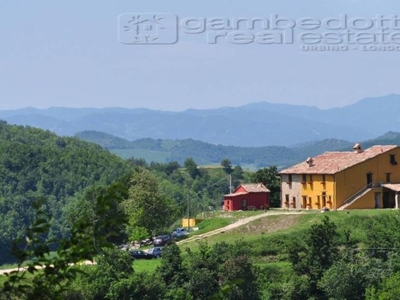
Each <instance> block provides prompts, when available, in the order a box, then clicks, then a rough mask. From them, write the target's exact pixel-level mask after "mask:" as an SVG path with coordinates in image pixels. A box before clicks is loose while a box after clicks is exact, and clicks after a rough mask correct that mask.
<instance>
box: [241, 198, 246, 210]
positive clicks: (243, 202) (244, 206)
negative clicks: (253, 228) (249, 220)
mask: <svg viewBox="0 0 400 300" xmlns="http://www.w3.org/2000/svg"><path fill="white" fill-rule="evenodd" d="M242 210H247V200H246V199H242Z"/></svg>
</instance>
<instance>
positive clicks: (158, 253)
mask: <svg viewBox="0 0 400 300" xmlns="http://www.w3.org/2000/svg"><path fill="white" fill-rule="evenodd" d="M162 249H163V247H154V248H150V249H149V250H147V253H149V254H152V255H154V256H155V257H160V256H161V253H162Z"/></svg>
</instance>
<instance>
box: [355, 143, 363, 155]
mask: <svg viewBox="0 0 400 300" xmlns="http://www.w3.org/2000/svg"><path fill="white" fill-rule="evenodd" d="M353 149H354V152H356V153H361V152H363V150H362V148H361V144H359V143H357V144H355V145H354V147H353Z"/></svg>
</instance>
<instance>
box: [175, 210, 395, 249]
mask: <svg viewBox="0 0 400 300" xmlns="http://www.w3.org/2000/svg"><path fill="white" fill-rule="evenodd" d="M238 213H240V212H238ZM241 213H249V212H241ZM387 214H399V211H395V210H351V211H331V212H324V213H321V212H317V211H312V212H304V213H302V214H296V215H284V214H283V215H278V214H274V213H273V212H271V214H270V215H267V216H266V217H263V218H260V219H257V220H255V221H253V222H250V223H248V224H245V225H243V226H241V227H238V228H236V229H232V230H229V231H226V232H223V233H219V234H217V235H213V236H210V237H207V238H204V240H205V241H207V243H208V244H209V245H213V244H216V243H218V242H223V241H224V242H228V243H233V242H235V241H237V240H244V241H247V242H250V243H252V244H253V245H254V247H255V248H257V247H261V248H264V245H265V244H268V243H270V242H271V241H272V240H273V241H274V243H275V244H277V245H278V244H279V240H288V239H290V238H292V237H293V238H295V237H299V236H302V235H303V234H305V232H306V231H307V229H309V228H310V227H311V225H312V224H315V223H316V222H320V221H321V220H322V218H324V216H329V218H330V219H331V221H334V222H335V223H336V225H337V227H338V231H339V232H344V230H351V236H352V237H353V238H354V239H356V240H357V241H362V240H364V238H365V236H366V232H365V230H364V229H363V228H364V227H363V226H362V224H363V223H365V222H369V220H370V219H371V218H373V217H374V216H377V215H387ZM209 222H210V223H211V222H212V221H209ZM217 222H219V218H216V220H215V223H213V224H214V225H216V224H217ZM200 224H201V223H200ZM200 224H199V225H200ZM205 225H207V224H205ZM221 225H222V224H221ZM215 227H216V226H213V229H216V228H215ZM221 227H222V226H221ZM207 231H208V230H207ZM202 233H204V232H202ZM187 247H189V248H190V249H191V250H196V249H197V248H198V241H191V242H189V243H186V244H184V245H182V246H181V248H182V249H186V248H187ZM260 251H261V250H260Z"/></svg>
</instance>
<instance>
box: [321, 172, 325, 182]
mask: <svg viewBox="0 0 400 300" xmlns="http://www.w3.org/2000/svg"><path fill="white" fill-rule="evenodd" d="M325 181H326V178H325V174H323V175H322V182H325Z"/></svg>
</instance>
